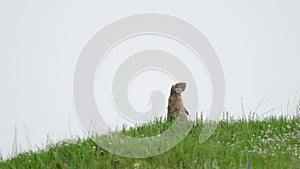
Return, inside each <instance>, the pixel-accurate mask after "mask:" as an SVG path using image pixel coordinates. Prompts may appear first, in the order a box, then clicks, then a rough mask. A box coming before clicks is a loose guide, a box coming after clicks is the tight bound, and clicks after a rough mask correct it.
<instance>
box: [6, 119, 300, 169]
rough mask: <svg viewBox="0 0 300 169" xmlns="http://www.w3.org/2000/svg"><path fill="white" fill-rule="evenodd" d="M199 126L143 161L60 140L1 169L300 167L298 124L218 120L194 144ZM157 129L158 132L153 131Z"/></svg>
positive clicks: (138, 133)
mask: <svg viewBox="0 0 300 169" xmlns="http://www.w3.org/2000/svg"><path fill="white" fill-rule="evenodd" d="M170 125H171V124H170V123H169V122H167V123H166V122H156V123H154V124H152V125H146V126H141V127H137V128H135V129H131V130H130V131H123V132H124V133H125V134H126V135H130V136H134V137H146V136H149V135H156V134H158V131H163V130H166V129H167V128H168V127H169V126H170ZM202 127H203V123H202V122H198V123H197V124H195V125H194V127H193V129H192V131H191V132H190V133H189V134H188V135H187V136H186V137H185V138H184V140H183V141H182V142H181V143H180V144H178V145H177V146H176V147H174V148H172V149H171V150H170V151H168V152H166V153H164V154H161V155H159V156H155V157H151V158H146V159H131V158H123V157H120V156H116V155H113V154H110V153H109V152H107V151H105V150H103V149H101V148H100V147H98V146H97V145H96V144H95V143H94V142H93V141H92V140H90V139H88V140H76V141H63V142H60V143H58V144H54V145H49V147H48V148H47V150H40V151H39V152H37V153H23V154H19V155H18V156H17V157H15V158H13V159H11V160H7V161H1V159H0V168H18V169H19V168H104V169H106V168H225V169H229V168H230V169H231V168H232V169H234V168H238V169H241V168H247V163H248V162H249V161H250V163H251V168H254V169H262V168H268V169H270V168H272V169H277V168H285V169H286V168H300V119H299V118H294V119H289V120H288V119H286V118H279V119H275V118H269V119H265V120H263V121H254V120H253V121H248V122H247V121H245V120H240V121H221V122H220V124H219V125H218V128H217V130H216V131H215V133H214V134H213V135H212V137H211V138H210V139H209V140H208V141H207V142H205V143H204V144H199V143H198V138H199V133H200V131H201V129H202ZM158 129H160V130H158Z"/></svg>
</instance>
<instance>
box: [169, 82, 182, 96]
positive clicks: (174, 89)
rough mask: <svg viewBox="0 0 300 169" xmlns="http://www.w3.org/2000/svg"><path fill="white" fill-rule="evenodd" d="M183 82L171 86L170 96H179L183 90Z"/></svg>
mask: <svg viewBox="0 0 300 169" xmlns="http://www.w3.org/2000/svg"><path fill="white" fill-rule="evenodd" d="M185 87H186V84H185V82H180V83H176V84H174V85H173V86H172V89H171V94H181V93H182V92H183V91H184V90H185Z"/></svg>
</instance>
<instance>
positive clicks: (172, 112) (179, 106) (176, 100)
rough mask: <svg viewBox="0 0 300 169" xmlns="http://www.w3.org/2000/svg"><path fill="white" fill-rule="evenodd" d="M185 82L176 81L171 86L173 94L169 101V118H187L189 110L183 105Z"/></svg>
mask: <svg viewBox="0 0 300 169" xmlns="http://www.w3.org/2000/svg"><path fill="white" fill-rule="evenodd" d="M185 87H186V84H185V83H184V82H180V83H176V84H174V85H173V86H172V88H171V94H170V97H169V101H168V120H175V119H176V118H177V117H179V118H182V119H187V115H189V112H188V111H187V110H186V108H185V107H184V105H183V101H182V99H181V93H182V92H183V91H184V90H185Z"/></svg>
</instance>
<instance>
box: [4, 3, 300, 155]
mask: <svg viewBox="0 0 300 169" xmlns="http://www.w3.org/2000/svg"><path fill="white" fill-rule="evenodd" d="M299 9H300V2H299V1H297V0H288V1H279V0H264V1H259V0H252V1H238V0H231V1H226V2H225V1H221V0H219V1H206V2H203V1H196V0H194V1H187V2H183V1H177V0H176V1H174V0H165V1H159V0H152V1H140V0H135V1H106V2H104V1H58V0H52V1H38V0H28V1H21V0H18V1H17V0H14V1H11V0H0V49H1V50H0V152H2V154H3V155H4V156H7V155H8V154H11V153H12V145H13V144H14V140H15V139H14V138H15V136H17V143H18V145H20V146H21V147H22V148H23V149H27V148H28V147H32V148H34V146H35V145H42V143H45V140H46V138H47V136H49V137H50V138H51V139H52V140H59V139H63V138H67V137H71V136H77V135H78V136H83V132H82V129H81V128H80V125H79V123H78V120H77V117H76V113H75V109H74V103H73V94H72V85H73V84H72V83H73V74H74V70H75V66H76V62H77V59H78V58H79V55H80V53H81V51H82V49H83V48H84V46H85V45H86V43H87V42H88V40H89V39H90V38H91V37H92V36H93V35H94V34H95V33H96V32H97V31H98V30H100V29H101V28H103V27H104V26H106V25H108V24H110V23H112V22H114V21H116V20H118V19H121V18H123V17H125V16H130V15H134V14H140V13H151V12H153V13H163V14H168V15H172V16H175V17H178V18H181V19H183V20H185V21H187V22H189V23H190V24H192V25H193V26H195V27H196V28H197V29H198V30H199V31H201V32H202V33H203V34H204V35H205V36H206V37H207V39H208V40H209V42H210V43H211V45H212V46H213V47H214V49H215V50H216V52H217V54H218V57H219V60H220V62H221V64H222V66H223V70H224V74H225V80H226V102H225V105H224V109H225V110H228V112H229V113H230V115H233V116H235V117H239V116H241V113H242V111H241V96H243V105H244V111H245V113H248V112H249V111H250V110H254V109H255V108H256V106H257V104H258V103H259V102H260V100H261V99H263V98H265V99H264V101H263V102H262V104H261V106H260V107H259V109H258V113H260V114H261V115H262V114H263V113H264V112H267V111H268V110H270V109H273V108H275V110H274V111H272V112H271V113H269V114H267V115H274V114H281V113H285V114H291V113H292V110H287V107H290V109H292V108H293V106H295V105H294V98H295V97H296V98H299V96H297V95H296V92H297V90H299V88H300V78H299V75H298V73H299V72H300V66H299V63H300V50H299V44H300V22H299V16H300V10H299ZM168 43H172V42H170V40H166V39H162V38H157V37H143V38H136V39H132V40H131V41H128V42H125V43H124V44H121V46H120V47H119V48H116V49H115V51H112V54H111V56H112V58H113V55H120V54H122V53H123V52H124V53H126V51H127V52H128V53H132V52H134V51H137V50H142V49H143V48H150V47H152V48H161V49H165V50H166V51H168V50H172V49H170V45H168ZM158 44H160V45H158ZM122 45H123V46H122ZM176 45H178V44H175V43H174V44H173V47H174V48H173V52H174V53H176V52H178V53H180V52H182V51H184V50H185V49H182V50H180V47H178V48H177V47H176ZM171 46H172V45H171ZM129 48H130V50H129ZM175 48H176V50H177V49H178V51H176V50H175ZM118 49H119V50H118ZM124 49H128V50H124ZM122 50H123V51H122ZM114 52H115V53H114ZM116 61H117V60H116ZM110 62H111V63H112V64H113V63H114V60H110ZM108 63H109V61H108ZM185 63H187V64H189V60H186V61H185ZM190 64H191V65H190V67H191V68H193V67H197V65H195V63H194V65H193V63H190ZM196 71H197V69H196ZM201 71H202V72H205V71H203V69H202V68H201V66H200V67H199V72H200V73H199V74H198V76H199V78H198V79H201V80H198V82H197V83H198V84H199V87H201V86H202V87H203V88H201V89H200V90H203V92H202V93H201V92H200V93H201V94H200V102H201V103H200V104H201V106H202V107H201V108H203V109H204V110H206V109H207V108H208V107H209V104H210V101H209V100H210V99H211V92H210V91H209V82H208V80H207V79H206V77H204V76H202V74H201ZM204 75H205V74H204ZM107 76H109V74H108V75H107ZM148 76H153V77H154V76H155V77H156V78H160V80H159V82H155V83H153V85H152V87H146V88H141V87H140V86H143V85H145V84H143V82H146V80H145V79H148V78H149V77H148ZM101 77H102V78H104V79H105V78H106V76H101ZM107 78H108V79H109V78H110V77H107ZM205 79H206V80H205ZM172 83H173V81H172V79H171V78H170V77H167V76H165V75H164V74H159V73H158V72H152V73H151V72H148V74H143V75H142V76H140V77H138V78H137V79H136V82H133V84H132V86H131V88H130V91H131V92H129V98H130V100H131V101H132V104H133V105H135V106H134V107H135V108H136V109H139V110H144V109H145V107H146V108H147V106H148V105H147V103H148V102H147V100H146V98H147V97H148V95H147V92H148V94H149V92H151V90H152V89H154V88H155V89H161V90H164V91H165V94H166V95H167V94H168V93H169V87H170V85H171V84H172ZM96 84H97V83H96ZM166 84H167V85H166ZM153 86H154V87H153ZM206 89H207V90H206ZM187 90H188V88H187ZM96 91H98V90H97V89H96ZM95 96H96V98H99V100H100V101H101V95H99V93H98V94H97V93H96V94H95ZM139 98H143V99H139ZM102 99H103V98H102ZM145 100H146V101H145ZM99 105H101V103H99ZM104 116H106V117H107V120H108V121H109V122H108V123H110V122H111V123H113V122H112V120H113V119H115V118H109V117H110V116H112V115H111V114H109V115H104ZM15 129H16V130H15ZM15 131H17V132H15Z"/></svg>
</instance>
